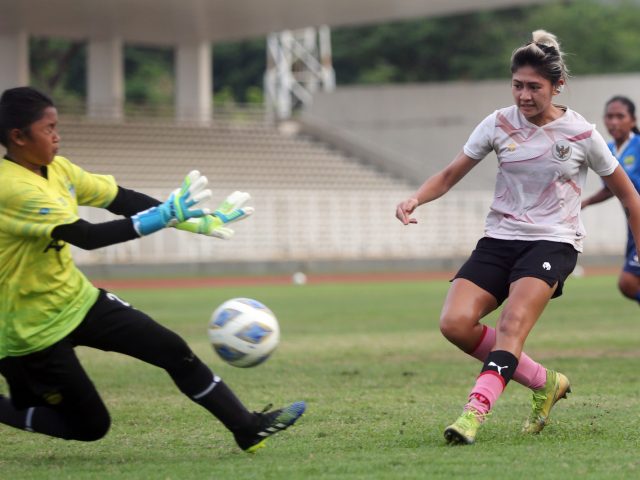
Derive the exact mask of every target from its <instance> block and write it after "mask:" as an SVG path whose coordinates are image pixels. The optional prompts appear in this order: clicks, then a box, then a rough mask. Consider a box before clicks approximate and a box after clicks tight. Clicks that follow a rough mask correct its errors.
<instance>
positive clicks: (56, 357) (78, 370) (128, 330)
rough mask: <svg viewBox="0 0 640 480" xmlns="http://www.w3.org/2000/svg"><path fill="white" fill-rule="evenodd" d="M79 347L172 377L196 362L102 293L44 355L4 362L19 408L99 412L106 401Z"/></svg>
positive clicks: (0, 369) (160, 330)
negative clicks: (189, 361) (117, 355)
mask: <svg viewBox="0 0 640 480" xmlns="http://www.w3.org/2000/svg"><path fill="white" fill-rule="evenodd" d="M76 346H87V347H92V348H96V349H99V350H104V351H113V352H118V353H122V354H125V355H129V356H131V357H134V358H137V359H140V360H142V361H144V362H147V363H150V364H152V365H155V366H157V367H160V368H164V369H165V370H167V371H169V372H172V371H175V370H176V369H179V368H180V365H182V364H183V362H184V360H185V359H194V356H193V353H192V351H191V349H190V348H189V346H188V345H187V344H186V342H185V341H184V340H183V339H182V338H181V337H180V336H178V335H177V334H176V333H174V332H172V331H171V330H169V329H167V328H165V327H163V326H162V325H160V324H159V323H157V322H156V321H154V320H153V319H151V318H150V317H149V316H148V315H146V314H145V313H143V312H141V311H139V310H136V309H135V308H133V307H132V306H130V305H129V304H128V303H126V302H124V301H123V300H121V299H119V298H118V297H117V296H116V295H114V294H113V293H109V292H106V291H104V290H101V291H100V295H99V297H98V299H97V300H96V303H95V304H94V305H93V307H91V309H90V310H89V312H88V313H87V315H86V317H85V318H84V320H83V321H82V323H80V325H78V327H77V328H76V329H75V330H74V331H73V332H71V333H70V334H69V335H68V336H67V337H65V338H64V339H62V340H60V341H59V342H57V343H55V344H53V345H51V346H50V347H48V348H45V349H44V350H41V351H38V352H34V353H30V354H28V355H23V356H19V357H5V358H3V359H1V360H0V373H1V374H2V375H3V376H4V377H5V379H6V380H7V383H8V385H9V389H10V393H11V401H12V403H13V404H14V406H15V407H16V408H19V409H23V408H28V407H34V406H43V405H46V406H49V407H53V408H56V409H60V410H66V411H67V412H77V413H78V414H80V412H82V411H85V412H87V411H89V410H91V409H92V408H95V409H99V408H101V407H100V405H101V403H102V401H101V400H100V396H99V394H98V392H97V391H96V388H95V386H94V385H93V382H92V381H91V379H90V378H89V376H88V375H87V373H86V372H85V370H84V368H83V367H82V365H81V364H80V361H79V360H78V357H77V356H76V352H75V347H76Z"/></svg>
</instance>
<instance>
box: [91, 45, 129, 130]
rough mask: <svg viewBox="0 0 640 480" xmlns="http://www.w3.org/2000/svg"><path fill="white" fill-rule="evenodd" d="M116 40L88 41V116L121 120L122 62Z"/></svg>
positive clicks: (120, 49) (120, 51)
mask: <svg viewBox="0 0 640 480" xmlns="http://www.w3.org/2000/svg"><path fill="white" fill-rule="evenodd" d="M122 49H123V46H122V40H121V39H119V38H109V39H99V40H98V39H92V40H90V41H89V65H88V69H87V70H88V94H87V101H88V105H87V107H88V108H87V113H88V115H89V116H90V117H94V118H104V119H120V118H122V115H123V106H124V61H123V52H122Z"/></svg>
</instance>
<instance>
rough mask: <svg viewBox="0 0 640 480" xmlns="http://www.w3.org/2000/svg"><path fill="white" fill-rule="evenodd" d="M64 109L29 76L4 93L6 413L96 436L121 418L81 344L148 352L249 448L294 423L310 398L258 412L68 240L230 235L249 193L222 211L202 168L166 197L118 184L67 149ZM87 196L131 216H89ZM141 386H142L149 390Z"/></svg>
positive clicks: (1, 233)
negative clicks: (74, 254)
mask: <svg viewBox="0 0 640 480" xmlns="http://www.w3.org/2000/svg"><path fill="white" fill-rule="evenodd" d="M57 121H58V120H57V111H56V109H55V107H54V105H53V102H52V101H51V100H50V99H49V98H48V97H47V96H45V95H43V94H42V93H40V92H38V91H37V90H35V89H33V88H30V87H20V88H14V89H9V90H6V91H5V92H4V93H3V94H2V96H1V97H0V143H2V145H4V146H5V147H6V150H7V153H6V155H5V157H4V158H3V159H0V289H1V294H0V373H1V374H2V375H3V376H4V378H5V379H6V381H7V384H8V387H9V393H10V396H4V395H1V394H0V423H3V424H5V425H9V426H11V427H15V428H19V429H23V430H26V431H29V432H37V433H42V434H45V435H49V436H52V437H58V438H62V439H66V440H79V441H93V440H98V439H100V438H102V437H103V436H104V435H106V433H107V432H108V430H109V427H110V423H111V419H110V415H109V412H108V410H107V408H106V406H105V405H104V403H103V401H102V398H101V397H100V394H99V393H98V391H97V390H96V388H95V386H94V385H93V383H92V382H91V379H90V378H89V377H88V375H87V373H86V372H85V371H84V369H83V367H82V365H81V364H80V362H79V360H78V357H77V356H76V353H75V347H76V346H79V345H83V346H88V347H93V348H97V349H100V350H104V351H113V352H119V353H123V354H125V355H129V356H131V357H135V358H138V359H140V360H142V361H144V362H147V363H149V364H151V365H155V366H156V367H160V368H162V369H164V370H166V371H167V373H168V374H169V376H170V377H171V379H172V380H173V381H174V383H175V384H176V386H177V387H178V388H179V389H180V391H181V392H182V393H183V394H185V395H187V396H188V397H189V398H190V399H191V400H192V401H194V402H195V403H198V404H200V405H201V406H202V407H204V408H205V409H207V410H208V411H209V412H210V413H211V414H213V415H214V416H215V417H216V418H218V420H220V421H221V422H222V423H223V424H224V426H225V427H226V428H227V429H229V430H230V431H231V432H232V434H233V435H234V438H235V440H236V442H237V444H238V446H239V447H240V448H241V449H243V450H245V451H249V452H252V451H255V450H256V449H257V448H259V447H261V446H262V445H263V442H264V439H265V438H266V437H268V436H270V435H272V434H273V433H277V432H278V431H280V430H284V429H286V428H287V427H289V426H291V425H292V424H293V423H294V422H295V421H296V420H297V419H298V418H299V417H300V415H302V413H303V412H304V409H305V404H304V402H296V403H293V404H291V405H289V406H287V407H284V408H282V409H279V410H274V411H271V412H265V413H255V412H249V411H248V410H247V409H246V408H245V407H244V405H243V404H242V403H241V402H240V400H239V399H238V398H237V397H236V396H235V395H234V393H233V392H232V391H231V389H230V388H229V387H228V386H227V385H226V384H225V383H224V382H223V381H222V380H221V379H220V377H218V376H217V375H215V374H214V373H213V372H211V370H210V369H209V368H208V367H207V366H206V365H205V364H204V363H203V362H202V361H201V360H200V359H199V358H197V357H196V355H195V354H194V353H193V352H192V351H191V349H190V348H189V346H188V345H187V344H186V343H185V341H184V340H183V339H182V338H181V337H179V336H178V335H177V334H176V333H174V332H172V331H171V330H168V329H167V328H165V327H163V326H162V325H160V324H158V323H157V322H155V321H154V320H153V319H151V318H150V317H149V316H147V315H146V314H144V313H143V312H141V311H139V310H136V309H134V308H133V307H131V306H130V305H129V304H128V303H126V302H125V301H123V300H121V299H119V298H118V297H117V296H116V295H114V294H112V293H109V292H107V291H104V290H101V289H98V288H96V287H94V286H93V285H92V284H91V283H90V282H89V280H88V279H87V278H86V277H85V276H84V275H83V274H82V273H81V272H80V270H79V269H78V268H77V267H76V266H75V265H74V263H73V260H72V258H71V253H70V247H69V244H72V245H75V246H77V247H80V248H83V249H95V248H100V247H104V246H107V245H112V244H115V243H119V242H125V241H128V240H133V239H136V238H139V237H141V236H144V235H149V234H152V233H154V232H157V231H159V230H162V229H164V228H167V227H174V226H175V227H176V228H180V229H183V230H187V231H191V232H194V233H199V234H204V235H209V236H214V237H219V238H229V237H230V236H231V235H232V234H233V231H232V230H231V229H230V228H229V227H228V224H230V223H232V222H234V221H238V220H241V219H243V218H246V217H247V216H249V215H250V214H251V213H252V212H253V209H252V208H251V207H245V206H244V204H245V203H246V202H247V200H249V198H250V197H249V195H248V194H247V193H242V192H234V193H233V194H231V195H230V196H229V197H228V198H227V199H226V201H225V202H224V203H223V204H222V205H221V206H220V207H219V208H218V209H217V210H216V211H214V213H213V215H211V214H210V213H209V211H208V210H207V209H206V208H204V207H203V206H202V204H203V203H204V202H205V201H207V200H208V199H209V198H210V197H211V192H210V191H209V190H208V189H207V188H206V187H207V179H206V178H205V177H204V176H201V175H200V174H199V173H198V172H197V171H193V172H191V173H190V174H189V175H187V177H186V178H185V180H184V182H183V184H182V186H181V187H180V188H179V189H177V190H175V191H174V192H173V193H172V194H171V195H170V196H169V198H168V199H167V200H166V201H165V202H160V201H158V200H155V199H153V198H151V197H149V196H147V195H144V194H142V193H139V192H135V191H133V190H128V189H125V188H122V187H119V186H118V185H117V184H116V182H115V180H114V178H113V177H111V176H107V175H95V174H91V173H89V172H86V171H84V170H82V169H81V168H80V167H78V166H76V165H74V164H73V163H71V162H70V161H69V160H67V159H66V158H64V157H61V156H58V155H57V153H58V146H59V142H60V136H59V135H58V133H57V129H56V127H57ZM78 205H88V206H92V207H100V208H106V209H107V210H109V211H111V212H113V213H115V214H118V215H122V216H124V217H126V218H123V219H119V220H114V221H110V222H105V223H100V224H91V223H89V222H86V221H84V220H82V219H80V218H78V216H77V210H78ZM140 394H142V392H140Z"/></svg>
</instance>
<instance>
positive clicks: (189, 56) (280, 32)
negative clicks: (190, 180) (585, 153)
mask: <svg viewBox="0 0 640 480" xmlns="http://www.w3.org/2000/svg"><path fill="white" fill-rule="evenodd" d="M0 11H1V12H2V15H1V16H0V61H2V69H0V90H4V89H5V88H9V87H12V86H17V85H26V84H32V85H34V86H36V87H38V88H41V89H43V90H45V91H47V92H48V93H50V94H51V95H52V96H53V97H54V99H55V100H56V101H57V103H58V104H59V110H60V113H61V120H62V122H61V133H62V137H63V142H62V149H61V154H62V155H65V156H67V157H69V158H70V159H71V160H72V161H74V162H75V163H77V164H79V165H81V166H82V167H84V168H86V169H88V170H90V171H93V172H97V173H110V174H113V175H115V176H116V178H117V180H118V182H119V183H120V184H121V185H123V186H126V187H130V188H135V189H139V190H141V191H144V192H146V193H149V194H151V195H154V196H157V197H159V198H162V197H165V196H166V195H167V194H168V193H169V192H170V190H172V189H173V188H175V186H176V185H177V183H179V182H180V179H181V178H182V177H183V176H184V174H185V173H186V172H187V171H189V170H191V169H193V168H197V169H199V170H201V171H202V172H204V173H205V174H206V175H207V176H208V177H209V179H210V182H211V184H212V187H213V190H214V194H215V196H216V197H217V198H218V199H219V200H222V199H223V198H224V197H225V196H226V195H227V194H228V193H230V192H231V191H233V190H236V189H242V190H246V191H249V192H251V194H252V196H253V198H254V205H255V207H256V214H255V215H254V217H252V218H251V219H250V220H248V221H247V222H243V223H241V224H238V225H237V228H236V230H237V234H236V237H235V238H234V239H233V240H231V241H228V242H222V241H218V240H215V239H211V238H205V237H199V236H194V235H189V234H187V233H184V232H178V231H168V232H163V233H162V234H159V235H153V236H151V237H149V238H144V239H142V240H141V241H137V242H129V243H126V244H121V245H115V246H112V247H108V248H105V249H102V250H98V251H92V252H87V251H81V250H76V251H75V256H76V259H77V261H78V263H79V264H81V265H83V267H84V268H86V269H88V270H91V269H92V270H94V271H96V272H98V273H100V274H103V275H110V274H117V273H118V272H120V273H121V272H123V271H125V270H127V269H136V270H138V269H139V268H140V267H141V266H143V265H144V266H147V265H156V266H158V265H161V266H164V268H165V269H166V270H167V271H168V272H176V271H177V270H176V269H178V268H179V269H180V271H182V272H187V273H211V272H220V271H229V272H231V271H233V272H239V271H245V272H286V271H299V270H304V271H346V270H354V269H358V270H374V269H377V270H381V269H385V270H388V269H395V270H416V269H430V268H433V269H450V268H454V267H455V266H456V265H457V264H458V263H459V261H460V259H462V258H464V257H466V256H467V255H468V253H469V252H470V250H471V249H472V248H473V245H474V244H475V241H477V239H478V238H479V237H480V236H481V235H482V233H483V224H484V217H485V215H486V213H487V210H488V207H489V204H490V202H491V199H492V193H493V182H494V177H495V157H494V156H489V157H487V159H485V160H484V161H483V162H482V163H481V164H480V165H479V166H478V167H476V169H474V171H473V172H472V173H471V174H470V175H469V176H468V177H467V178H465V179H464V180H463V181H462V182H461V183H460V185H458V186H456V188H455V189H454V190H453V191H452V192H450V193H449V194H448V195H447V196H445V197H444V198H442V199H439V200H438V201H436V202H434V203H433V204H431V205H429V206H427V207H423V208H422V209H421V210H420V211H419V212H418V215H417V216H418V219H419V223H418V225H417V226H411V227H404V226H402V225H400V223H399V222H397V220H395V218H394V210H395V205H396V204H397V203H398V202H399V201H400V200H402V199H404V198H405V197H407V196H408V195H409V194H411V193H412V192H413V191H414V190H415V188H416V187H417V186H418V185H419V184H420V183H421V182H422V181H423V180H424V179H425V178H426V177H427V176H428V175H430V174H432V173H434V172H435V171H437V170H438V169H440V168H442V167H443V166H444V165H446V164H447V163H448V162H449V161H450V160H451V159H452V158H453V156H454V155H455V154H456V153H457V152H458V151H459V150H460V148H461V147H462V145H463V144H464V142H465V140H466V138H467V137H468V135H469V134H470V132H471V130H472V129H473V128H474V126H475V125H476V124H477V123H478V122H479V121H480V120H481V119H482V118H484V116H486V115H487V114H489V113H491V112H492V111H493V110H495V109H496V108H499V107H501V106H506V105H509V104H510V103H511V97H510V88H509V71H508V63H509V56H510V53H511V51H512V50H513V48H515V47H517V46H519V45H520V44H522V43H524V42H525V41H527V40H528V39H529V35H530V32H531V30H533V29H536V28H545V29H548V30H550V31H552V32H554V33H556V34H557V35H558V36H559V37H560V40H561V41H562V42H563V45H564V47H565V50H566V51H568V52H569V53H570V54H571V55H569V56H568V58H567V61H568V63H569V66H570V67H571V68H573V69H574V74H573V78H572V79H571V80H570V82H569V86H568V88H567V89H566V90H565V92H564V93H563V94H562V96H561V97H560V98H559V101H560V102H562V103H566V104H568V105H570V106H571V107H572V108H573V109H575V110H577V111H578V112H580V113H582V114H583V115H584V116H585V117H586V118H588V119H589V120H591V121H593V122H594V123H597V124H598V126H599V128H600V131H601V132H602V133H603V135H604V136H605V137H606V131H605V130H604V129H603V126H602V123H601V117H602V111H603V108H604V103H605V101H606V100H607V99H608V98H610V97H611V96H613V95H615V94H625V95H628V96H630V97H631V98H632V99H635V94H636V89H637V88H638V87H637V86H638V85H639V84H640V83H639V80H640V74H637V73H635V72H640V55H639V54H636V53H635V51H636V50H638V49H637V45H638V40H640V38H638V36H639V34H638V33H636V30H637V28H636V25H637V24H638V23H637V21H638V20H640V7H639V6H638V5H637V2H632V1H627V2H616V1H607V2H603V1H595V0H594V1H590V0H585V1H580V2H567V1H563V2H557V1H540V0H538V1H527V0H485V1H482V2H478V1H473V0H448V1H429V2H426V1H421V0H394V1H390V0H389V1H388V0H358V1H356V0H352V1H349V2H344V1H339V0H315V1H309V2H299V1H294V0H260V1H258V0H234V1H233V2H229V1H222V0H194V1H187V2H185V1H178V0H161V1H160V0H112V1H109V2H103V1H97V0H66V1H64V2H48V1H46V0H21V1H20V2H13V1H8V0H0ZM627 47H629V48H627ZM638 51H639V52H640V50H638ZM256 55H258V56H259V58H260V61H259V62H256V58H257V57H256ZM639 98H640V97H639ZM599 186H600V183H599V179H598V178H596V177H595V175H593V174H590V178H589V180H588V185H587V191H593V190H595V189H597V188H599ZM82 215H83V216H84V217H85V218H87V219H88V220H90V221H96V222H97V221H104V220H107V219H108V218H110V217H109V214H108V212H104V211H101V210H94V209H88V208H87V209H84V210H83V213H82ZM584 221H585V224H586V227H587V230H588V238H587V240H586V252H585V254H584V255H583V256H582V259H583V262H586V263H607V262H613V263H614V264H617V263H618V262H619V257H620V256H621V254H622V249H623V245H624V242H625V240H626V227H625V220H624V217H623V215H622V212H621V209H620V207H619V205H618V204H617V202H615V201H614V200H612V201H610V202H608V203H606V204H603V205H602V206H598V207H594V208H592V209H589V210H587V211H586V212H585V215H584Z"/></svg>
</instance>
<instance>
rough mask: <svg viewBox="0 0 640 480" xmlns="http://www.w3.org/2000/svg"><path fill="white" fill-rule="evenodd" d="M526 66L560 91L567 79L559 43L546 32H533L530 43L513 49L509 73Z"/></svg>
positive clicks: (567, 72) (567, 71)
mask: <svg viewBox="0 0 640 480" xmlns="http://www.w3.org/2000/svg"><path fill="white" fill-rule="evenodd" d="M527 65H528V66H530V67H533V68H534V69H535V70H536V71H537V72H538V74H540V75H542V76H543V77H544V78H546V79H547V80H549V81H550V82H551V84H552V85H553V86H554V87H556V89H557V90H561V89H562V85H563V84H564V83H566V81H567V79H568V77H569V69H568V68H567V65H566V64H565V63H564V53H563V52H562V50H560V43H559V42H558V39H557V38H556V36H555V35H554V34H552V33H549V32H547V31H546V30H536V31H535V32H533V34H532V41H531V42H528V43H526V44H525V45H523V46H522V47H519V48H517V49H515V50H514V52H513V54H512V55H511V73H515V72H516V71H517V70H518V69H520V68H521V67H524V66H527Z"/></svg>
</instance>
